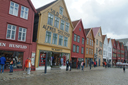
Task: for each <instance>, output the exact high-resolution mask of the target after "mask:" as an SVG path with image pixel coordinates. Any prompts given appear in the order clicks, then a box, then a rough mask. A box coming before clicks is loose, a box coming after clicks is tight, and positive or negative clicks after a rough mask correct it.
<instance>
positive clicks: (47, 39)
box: [45, 31, 51, 43]
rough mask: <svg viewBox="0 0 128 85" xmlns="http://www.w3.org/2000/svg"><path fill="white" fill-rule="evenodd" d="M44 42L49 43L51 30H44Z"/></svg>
mask: <svg viewBox="0 0 128 85" xmlns="http://www.w3.org/2000/svg"><path fill="white" fill-rule="evenodd" d="M45 42H46V43H51V32H49V31H46V37H45Z"/></svg>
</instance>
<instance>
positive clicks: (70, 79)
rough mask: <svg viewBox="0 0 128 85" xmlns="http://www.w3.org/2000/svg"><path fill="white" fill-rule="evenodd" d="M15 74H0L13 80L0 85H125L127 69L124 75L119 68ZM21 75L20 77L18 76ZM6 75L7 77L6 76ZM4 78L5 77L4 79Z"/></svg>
mask: <svg viewBox="0 0 128 85" xmlns="http://www.w3.org/2000/svg"><path fill="white" fill-rule="evenodd" d="M18 73H19V76H16V75H15V74H17V73H16V72H14V73H13V74H12V75H10V74H8V73H4V74H0V78H1V77H2V76H4V75H6V77H9V76H14V75H15V78H13V79H11V77H10V78H9V79H3V80H0V82H1V84H0V85H127V83H128V81H127V80H128V69H126V72H125V73H124V72H123V70H122V69H121V68H103V67H97V68H92V70H89V69H88V68H86V69H85V70H84V71H81V70H76V69H73V70H72V71H65V70H57V71H56V70H51V71H48V73H47V74H44V73H42V72H41V71H36V72H32V74H31V75H25V74H22V73H23V72H18ZM21 74H22V77H20V75H21ZM7 75H8V76H7ZM4 78H5V77H4Z"/></svg>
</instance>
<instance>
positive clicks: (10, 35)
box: [6, 24, 16, 40]
mask: <svg viewBox="0 0 128 85" xmlns="http://www.w3.org/2000/svg"><path fill="white" fill-rule="evenodd" d="M15 35H16V26H14V25H10V24H8V27H7V36H6V38H7V39H12V40H15Z"/></svg>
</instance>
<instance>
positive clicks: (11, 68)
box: [10, 59, 13, 73]
mask: <svg viewBox="0 0 128 85" xmlns="http://www.w3.org/2000/svg"><path fill="white" fill-rule="evenodd" d="M12 72H13V59H11V61H10V73H12Z"/></svg>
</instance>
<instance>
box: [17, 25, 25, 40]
mask: <svg viewBox="0 0 128 85" xmlns="http://www.w3.org/2000/svg"><path fill="white" fill-rule="evenodd" d="M26 31H27V30H26V29H25V28H22V27H19V35H18V40H19V41H26Z"/></svg>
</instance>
